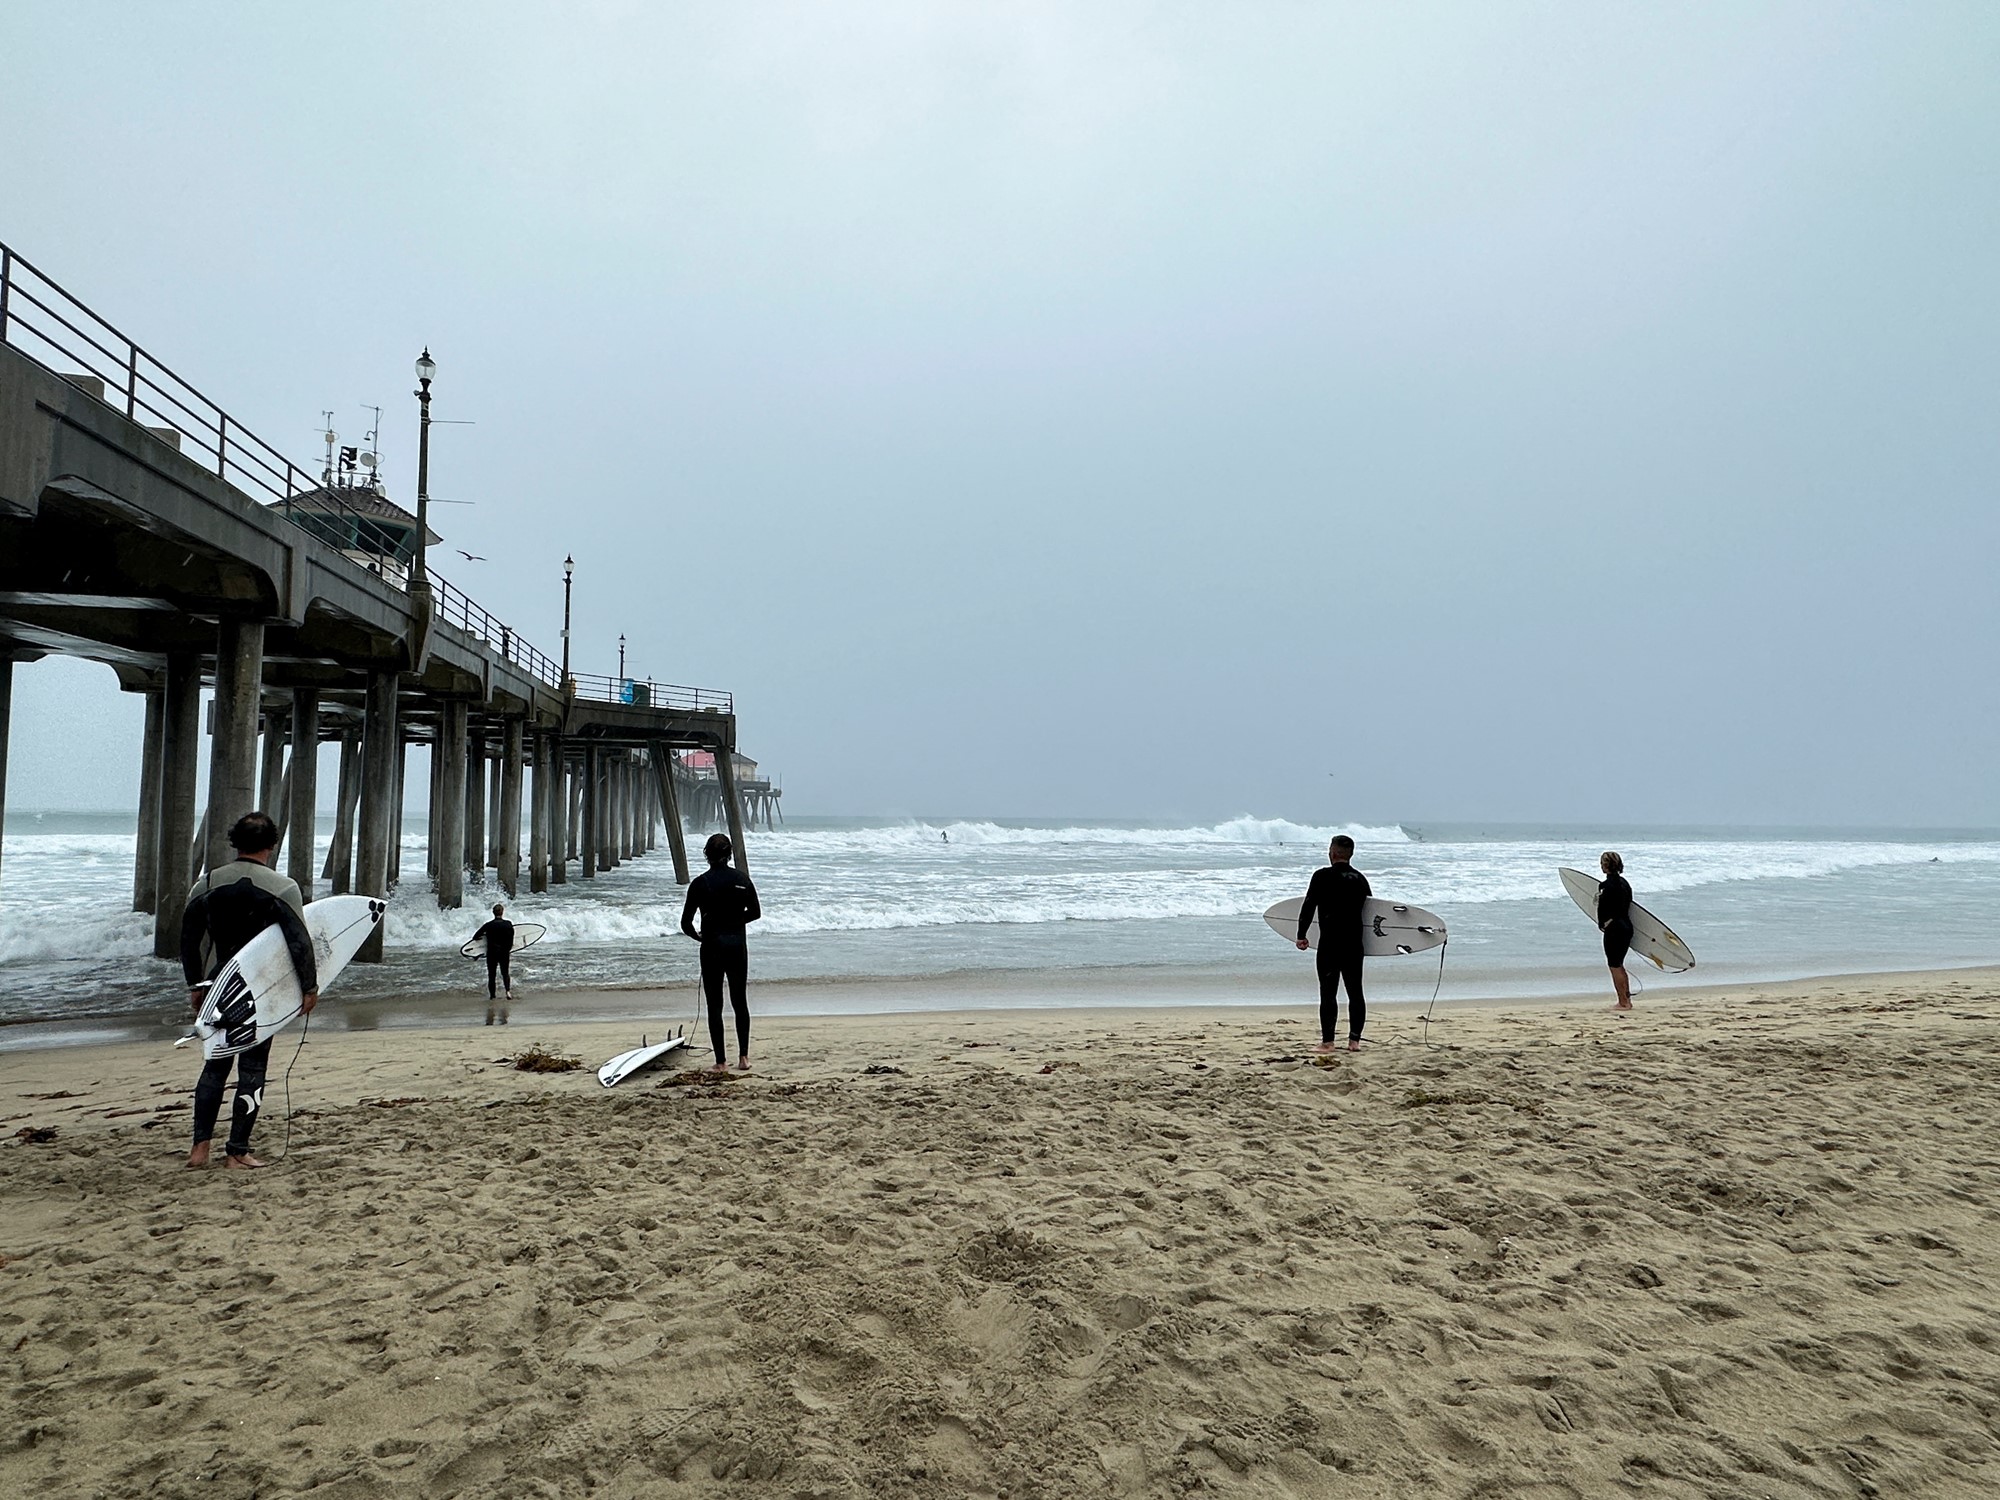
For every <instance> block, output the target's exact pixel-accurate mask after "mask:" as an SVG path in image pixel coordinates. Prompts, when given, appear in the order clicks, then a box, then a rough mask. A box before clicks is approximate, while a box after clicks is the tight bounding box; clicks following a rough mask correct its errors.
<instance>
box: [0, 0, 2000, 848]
mask: <svg viewBox="0 0 2000 1500" xmlns="http://www.w3.org/2000/svg"><path fill="white" fill-rule="evenodd" d="M0 59H4V63H0V67H4V72H5V80H6V86H5V88H4V89H0V142H5V148H4V149H0V237H5V238H6V239H8V240H9V241H11V242H12V243H13V244H14V245H15V246H16V248H17V249H19V250H20V251H21V252H22V253H24V254H25V255H27V256H29V257H30V258H31V259H33V260H36V261H37V262H39V263H40V264H41V265H42V266H43V267H44V268H45V269H46V270H48V271H49V272H50V273H51V274H53V275H55V276H56V277H57V278H58V279H59V280H61V281H63V282H65V283H66V284H68V286H69V287H70V289H71V290H72V291H74V292H76V293H77V294H79V295H80V296H82V297H83V298H84V300H86V301H87V302H89V303H91V304H92V305H94V306H95V307H96V308H97V309H98V310H99V311H100V312H102V313H104V314H105V315H106V316H108V317H109V318H111V319H112V320H113V321H114V322H115V323H118V324H120V325H121V326H122V327H124V328H125V330H126V331H127V332H129V333H131V334H132V335H134V336H135V337H137V338H138V339H139V340H141V341H142V342H143V343H145V344H147V345H148V346H149V347H150V348H152V349H154V350H155V351H157V352H158V353H159V354H160V355H161V357H163V358H165V359H167V360H168V361H169V362H170V363H172V364H174V365H175V366H176V367H177V368H178V369H180V370H181V371H182V372H183V373H185V374H187V375H188V376H189V377H190V378H192V379H193V380H194V381H195V383H196V384H197V385H199V386H200V387H202V388H203V389H204V390H206V391H207V392H208V393H209V394H210V395H212V396H214V397H216V398H217V399H219V400H221V401H222V402H223V403H224V404H226V405H228V406H230V407H231V408H232V414H233V415H234V416H236V417H238V418H239V419H240V420H242V421H244V422H245V423H247V424H248V425H249V426H251V427H252V428H254V429H255V430H257V431H258V432H260V433H261V434H262V435H264V436H265V437H267V438H269V439H271V440H273V441H275V442H277V443H279V444H280V445H281V446H284V447H287V448H288V449H289V450H290V451H291V452H292V453H294V454H295V455H297V456H299V457H301V458H303V459H306V460H315V459H316V455H317V454H318V453H319V452H320V447H319V444H318V443H317V441H316V438H315V434H316V432H317V431H318V429H319V426H320V417H319V413H320V411H321V409H322V408H325V407H333V408H335V409H336V411H337V413H338V415H337V417H336V422H337V424H338V426H339V427H340V428H341V430H342V432H343V434H344V440H346V441H355V440H357V439H358V438H359V437H360V435H361V433H362V431H363V430H364V428H365V427H366V425H367V422H368V419H367V418H366V417H365V415H364V414H363V412H362V410H361V403H363V402H364V401H365V402H370V403H376V402H379V403H380V404H382V405H383V406H384V407H385V408H386V411H385V417H384V428H385V430H384V435H383V448H384V451H385V454H386V456H387V459H388V468H387V472H388V476H389V479H390V483H391V491H392V493H393V494H394V495H395V497H396V498H398V499H405V500H406V499H408V498H409V496H410V494H411V493H412V490H413V482H412V475H413V473H414V457H415V411H414V407H415V403H414V401H412V400H411V399H410V398H409V395H408V393H409V391H410V389H411V386H412V381H411V376H410V362H411V360H412V358H413V357H414V356H415V354H416V352H417V350H418V349H419V348H420V347H421V346H422V345H424V344H426V343H428V344H429V345H430V347H431V350H432V352H433V353H434V355H435V356H436V358H437V360H438V362H439V366H440V370H439V376H438V382H437V391H438V403H437V406H436V414H437V415H438V416H440V417H452V418H469V419H473V420H475V421H476V423H477V425H476V426H469V427H446V428H440V429H437V431H436V434H435V441H434V445H433V474H434V480H433V489H434V490H435V491H436V493H437V494H438V495H440V496H445V497H450V498H453V499H466V500H474V501H476V502H477V504H476V505H473V506H466V507H457V506H447V507H444V508H442V509H441V510H440V512H439V513H438V530H440V531H441V532H443V533H444V534H445V535H446V539H447V541H446V547H445V548H444V549H442V550H441V552H440V553H439V554H438V567H439V570H440V571H441V572H443V573H445V575H446V576H448V577H449V578H451V579H452V580H453V581H454V582H456V583H458V584H460V585H461V586H463V587H465V588H467V589H468V590H469V591H471V592H472V593H473V594H474V595H475V597H477V598H479V599H481V600H482V601H483V602H484V603H486V604H487V606H488V607H489V608H491V609H493V610H494V611H495V612H496V613H498V614H500V615H502V616H503V617H504V618H508V619H509V620H511V621H512V622H513V623H515V625H516V626H517V628H519V629H521V630H522V631H523V632H525V633H526V634H527V635H528V636H529V637H530V638H531V639H533V640H535V641H537V642H538V643H539V644H541V645H542V646H543V647H544V649H547V650H550V651H553V650H554V649H555V648H556V645H557V631H558V628H559V625H560V613H561V560H562V557H563V554H564V553H565V552H566V551H568V552H574V553H575V555H576V558H577V579H578V612H577V639H576V651H577V664H578V666H579V668H580V669H582V670H597V671H609V670H611V669H612V667H613V665H614V664H615V657H616V637H617V635H618V633H619V632H620V631H623V632H624V633H625V634H626V635H627V636H628V637H629V638H630V643H631V644H630V658H631V661H632V664H633V666H634V668H635V670H636V671H638V672H640V673H650V674H652V675H654V676H656V677H658V678H661V679H665V680H672V681H677V682H685V683H697V684H701V685H712V686H720V687H728V688H732V689H734V690H735V691H736V693H737V695H738V705H739V708H740V710H741V712H742V715H743V739H744V745H745V748H746V750H748V751H749V753H751V754H753V755H756V756H758V757H760V758H761V759H763V760H764V761H766V762H767V763H768V764H770V765H772V766H774V767H775V768H776V769H777V770H779V771H780V772H782V774H783V776H784V779H785V783H786V788H787V794H788V795H787V801H788V803H789V804H790V805H791V807H792V809H793V810H796V811H811V812H890V813H893V812H914V813H935V812H964V813H989V814H1019V815H1049V816H1066V815H1092V814H1095V815H1107V816H1134V817H1146V816H1158V817H1168V818H1182V817H1185V818H1190V819H1197V818H1198V819H1203V820H1210V819H1213V818H1219V817H1224V816H1228V815H1231V814H1234V813H1239V812H1245V811H1251V812H1257V813H1259V814H1262V815H1266V816H1275V815H1283V816H1288V817H1293V818H1297V819H1301V820H1314V819H1344V818H1357V819H1363V820H1370V821H1376V820H1390V819H1401V820H1405V821H1414V822H1421V821H1423V820H1425V819H1443V818H1486V819H1496V820H1497V819H1576V820H1593V819H1598V820H1613V821H1618V822H1632V821H1646V820H1659V821H1685V822H1727V821H1735V822H1757V823H1784V822H1819V823H1838V824H1851V823H1929V824H1944V825H1968V824H1986V825H1991V824H2000V778H1996V776H1995V775H1994V771H1993V766H1994V763H1995V759H1996V741H2000V736H1997V735H1996V729H2000V689H1996V686H1995V669H1994V660H1995V648H1996V646H2000V604H1996V590H1995V587H1994V577H1993V572H1994V566H1995V558H1996V556H2000V520H1996V513H1995V503H1994V489H1995V476H1996V474H2000V441H1996V438H2000V423H1997V422H1996V413H1997V412H2000V389H1996V380H1995V373H1996V372H1995V365H1996V354H1995V351H1996V349H2000V281H1996V279H1995V276H1994V274H1993V255H1992V251H1993V246H1994V245H1995V243H2000V91H1996V90H1995V89H1994V87H1993V80H1994V79H1995V78H1996V77H2000V9H1995V8H1994V7H1992V6H1990V5H1987V4H1966V5H1948V4H1915V5H1898V6H1880V5H1867V6H1857V5H1839V4H1827V3H1821V0H1812V3H1804V4H1796V5H1779V4H1774V5H1752V4H1728V5H1712V6H1700V5H1693V6H1665V5H1661V6H1653V7H1636V6H1602V5H1597V4H1574V5H1571V4H1515V5H1504V4H1484V3H1482V4H1476V5H1463V6H1453V5H1408V6H1404V5H1397V6H1383V5H1356V6H1336V5H1326V4H1314V5H1281V4H1232V5H1214V6H1191V5H1166V4H1160V5H1148V6H1128V5H1116V4H1094V5H1089V6H1076V5H1056V4H1050V5H1034V4H1009V5H997V4H996V5H967V4H945V3H940V4H884V3H871V4H867V5H853V6H845V5H761V4H754V3H752V4H732V5H727V6H663V5H651V4H596V5H581V4H568V5H564V6H560V7H557V6H542V5H516V6H504V5H491V4H488V5H479V6H440V5H432V6H403V5H394V6H391V5H380V6H363V5H348V6H342V7H336V8H334V9H333V10H326V9H324V8H320V9H310V8H298V7H278V6H253V5H247V4H246V5H241V6H215V5H209V6H198V5H185V6H173V7H165V6H154V7H138V6H130V5H124V4H88V3H72V4H69V5H65V6H61V7H57V6H13V7H8V8H6V9H5V10H4V11H0ZM455 546H464V547H466V548H468V549H469V550H470V551H473V552H476V553H481V554H484V555H485V556H486V557H487V558H488V559H490V560H489V561H486V562H483V563H466V562H465V561H464V560H462V559H460V558H458V557H457V556H456V554H455V553H454V552H453V551H452V550H451V548H452V547H455ZM111 681H112V679H111V676H110V673H109V671H108V670H107V669H104V668H97V667H76V666H63V665H57V664H49V663H40V664H36V665H34V666H30V667H24V668H21V669H19V670H18V672H17V685H16V714H15V735H14V745H13V775H12V795H11V798H10V800H12V801H13V802H14V803H15V805H16V806H33V805H50V804H57V805H71V806H103V805H129V804H130V802H131V800H132V790H131V788H132V786H133V784H134V783H135V782H136V778H137V763H138V727H137V726H138V715H137V712H136V708H135V706H134V705H132V704H131V703H129V702H126V703H120V702H118V701H116V696H117V695H116V694H115V693H114V692H112V690H111ZM79 731H81V733H79ZM80 742H82V744H83V748H79V744H80Z"/></svg>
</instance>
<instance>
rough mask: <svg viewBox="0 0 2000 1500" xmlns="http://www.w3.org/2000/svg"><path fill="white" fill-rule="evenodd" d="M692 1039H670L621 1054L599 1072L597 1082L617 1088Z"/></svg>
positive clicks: (683, 1037) (607, 1086)
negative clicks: (642, 1069)
mask: <svg viewBox="0 0 2000 1500" xmlns="http://www.w3.org/2000/svg"><path fill="white" fill-rule="evenodd" d="M690 1040H691V1038H689V1037H687V1036H686V1035H682V1036H675V1037H668V1038H667V1040H665V1041H664V1042H654V1043H653V1044H652V1045H651V1046H647V1045H645V1044H644V1040H643V1039H641V1044H640V1045H639V1046H637V1047H634V1048H633V1049H632V1050H631V1051H630V1052H621V1053H619V1054H618V1055H617V1056H616V1057H614V1058H612V1059H611V1061H610V1062H608V1063H606V1064H605V1065H604V1066H603V1067H601V1068H599V1069H598V1070H597V1081H598V1082H599V1083H601V1084H603V1085H604V1086H605V1087H606V1088H608V1089H609V1088H616V1087H617V1086H618V1085H619V1084H621V1083H623V1082H624V1081H625V1080H626V1079H628V1078H630V1077H631V1076H632V1075H633V1074H634V1073H636V1072H638V1071H639V1070H640V1069H641V1068H644V1067H649V1066H651V1065H652V1064H653V1063H656V1062H658V1061H659V1060H660V1059H661V1058H663V1057H666V1056H667V1055H668V1054H670V1053H673V1052H677V1051H679V1050H680V1049H681V1048H682V1047H685V1046H686V1045H687V1044H688V1042H689V1041H690Z"/></svg>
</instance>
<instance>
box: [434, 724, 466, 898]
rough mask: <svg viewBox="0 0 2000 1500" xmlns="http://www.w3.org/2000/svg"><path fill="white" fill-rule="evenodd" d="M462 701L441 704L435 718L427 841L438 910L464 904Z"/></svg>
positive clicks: (464, 738) (464, 728)
mask: <svg viewBox="0 0 2000 1500" xmlns="http://www.w3.org/2000/svg"><path fill="white" fill-rule="evenodd" d="M468 712H469V710H468V707H467V705H466V704H465V703H464V702H463V701H462V700H452V701H450V702H447V703H446V704H445V705H444V710H443V712H442V713H441V714H440V715H439V717H438V738H437V745H436V748H435V749H434V750H433V751H432V753H433V754H434V755H435V756H436V757H437V761H438V778H437V795H436V796H435V797H434V798H433V799H432V801H431V813H430V835H429V841H430V844H431V847H432V848H433V850H434V851H435V856H434V857H435V859H436V861H437V902H438V907H439V909H440V910H444V911H451V910H455V909H456V908H458V907H461V906H463V905H465V862H464V860H463V859H462V858H461V857H460V856H461V855H462V854H463V852H464V849H465V780H466V776H465V773H466V741H467V739H468V738H469V736H468V734H467V732H466V716H467V713H468Z"/></svg>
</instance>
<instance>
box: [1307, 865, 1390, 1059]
mask: <svg viewBox="0 0 2000 1500" xmlns="http://www.w3.org/2000/svg"><path fill="white" fill-rule="evenodd" d="M1353 858H1354V840H1353V839H1351V838H1349V837H1348V836H1347V835H1346V834H1344V833H1337V834H1335V835H1334V836H1333V841H1332V842H1331V843H1330V844H1328V845H1327V849H1326V859H1327V863H1326V868H1325V869H1322V870H1315V871H1314V872H1313V878H1312V882H1311V884H1309V885H1308V886H1307V887H1306V901H1305V905H1304V906H1302V907H1300V908H1299V949H1300V951H1301V952H1303V951H1304V950H1305V949H1307V948H1309V947H1311V946H1312V944H1311V943H1310V942H1308V941H1307V939H1306V934H1307V933H1308V932H1310V931H1311V930H1312V924H1313V918H1314V917H1318V918H1319V1046H1318V1047H1316V1048H1314V1049H1313V1050H1314V1051H1316V1052H1332V1051H1333V1050H1334V1049H1335V1046H1336V1043H1335V1041H1334V1036H1333V1033H1334V1029H1335V1023H1336V1022H1337V1021H1338V1020H1339V1007H1340V986H1341V985H1342V984H1343V983H1345V984H1346V986H1347V1050H1348V1051H1349V1052H1359V1051H1360V1050H1361V1028H1362V1027H1363V1026H1364V1025H1366V1024H1367V1021H1368V1002H1367V1000H1366V999H1365V998H1364V997H1363V995H1362V993H1361V964H1362V957H1361V908H1362V905H1363V903H1365V902H1366V901H1367V900H1368V898H1369V897H1370V896H1372V895H1374V894H1375V893H1374V892H1373V891H1372V890H1370V889H1369V888H1368V877H1367V876H1366V875H1363V874H1362V873H1361V872H1360V871H1359V870H1357V869H1355V868H1354V866H1353V864H1352V863H1351V861H1352V860H1353Z"/></svg>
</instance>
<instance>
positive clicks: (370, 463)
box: [361, 404, 382, 492]
mask: <svg viewBox="0 0 2000 1500" xmlns="http://www.w3.org/2000/svg"><path fill="white" fill-rule="evenodd" d="M361 409H362V410H363V411H367V412H373V413H374V414H375V425H374V426H373V427H371V428H369V429H368V436H367V437H366V438H365V439H364V440H363V441H365V442H366V443H367V444H368V447H367V448H366V449H365V450H364V451H363V452H362V455H361V467H362V468H364V469H366V470H367V471H368V485H369V488H371V489H373V490H376V491H378V492H379V491H380V490H381V488H382V475H381V472H380V468H379V466H380V464H381V462H382V445H381V435H382V408H381V407H379V406H368V405H365V404H364V405H363V406H362V408H361Z"/></svg>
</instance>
